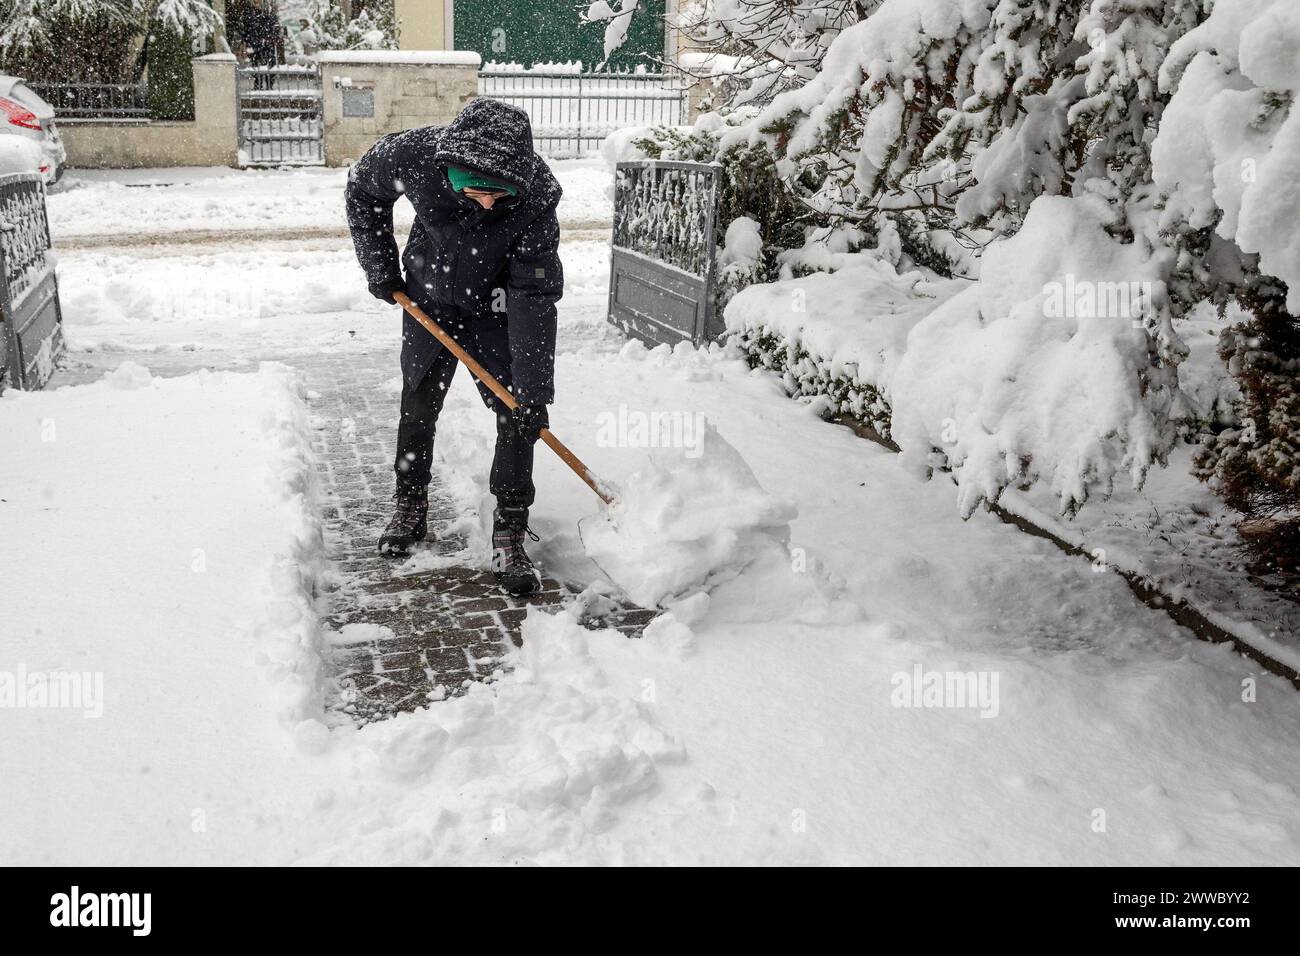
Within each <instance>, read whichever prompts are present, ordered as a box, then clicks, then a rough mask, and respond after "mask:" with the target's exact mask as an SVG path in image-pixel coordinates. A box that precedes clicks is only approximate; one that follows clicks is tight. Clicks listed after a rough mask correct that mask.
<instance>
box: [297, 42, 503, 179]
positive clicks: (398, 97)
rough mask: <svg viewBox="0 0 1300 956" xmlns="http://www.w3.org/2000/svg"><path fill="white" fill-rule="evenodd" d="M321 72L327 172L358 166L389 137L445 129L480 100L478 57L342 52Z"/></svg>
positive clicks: (325, 61)
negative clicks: (423, 129)
mask: <svg viewBox="0 0 1300 956" xmlns="http://www.w3.org/2000/svg"><path fill="white" fill-rule="evenodd" d="M320 68H321V80H322V82H323V84H324V88H325V164H326V165H327V166H344V165H347V164H348V163H352V162H355V161H356V160H357V159H358V158H360V156H361V154H362V153H364V152H365V151H366V150H367V149H369V148H370V146H371V145H372V144H373V143H374V142H375V140H376V139H378V138H379V137H380V136H382V135H383V134H385V133H391V132H395V131H397V130H404V129H411V128H413V127H416V126H431V125H436V124H442V123H447V122H449V121H450V120H451V119H452V118H453V117H454V116H455V115H456V114H457V113H459V112H460V110H461V108H462V107H463V106H464V105H465V104H466V103H468V102H469V101H470V100H472V99H474V97H475V96H477V95H478V69H479V56H478V54H477V53H468V52H454V51H446V50H341V51H332V52H327V53H322V54H321V55H320Z"/></svg>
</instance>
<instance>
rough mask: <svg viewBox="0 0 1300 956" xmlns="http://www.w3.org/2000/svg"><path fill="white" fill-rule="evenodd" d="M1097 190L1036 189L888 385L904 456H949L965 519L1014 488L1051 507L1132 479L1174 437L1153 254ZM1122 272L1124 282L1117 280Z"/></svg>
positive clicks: (1164, 315)
mask: <svg viewBox="0 0 1300 956" xmlns="http://www.w3.org/2000/svg"><path fill="white" fill-rule="evenodd" d="M1110 221H1111V218H1110V216H1109V213H1108V209H1107V206H1106V204H1105V203H1104V202H1102V201H1101V200H1100V199H1098V200H1093V201H1088V200H1075V199H1068V198H1065V197H1054V196H1044V197H1041V198H1039V199H1038V200H1036V201H1035V202H1034V204H1033V205H1032V206H1031V207H1030V210H1029V215H1028V217H1027V218H1026V220H1025V224H1024V227H1023V228H1022V229H1021V230H1020V232H1018V233H1017V234H1016V235H1015V236H1012V237H1011V238H1009V239H1006V240H1003V241H1001V242H998V243H995V244H994V245H992V246H991V247H990V248H989V249H988V251H987V252H986V253H985V255H984V259H983V263H982V271H981V276H980V281H979V282H978V283H977V284H976V285H975V286H974V287H972V288H970V289H967V290H966V291H964V292H962V293H961V294H959V295H957V296H955V297H953V298H952V299H950V300H948V301H947V302H945V303H944V304H943V305H941V306H939V307H938V308H937V309H935V310H934V312H932V313H931V314H930V315H928V316H927V317H926V318H925V319H923V320H922V321H921V322H920V323H918V324H917V326H916V327H915V328H914V329H913V330H912V332H911V333H910V334H909V335H908V339H907V343H906V348H905V350H904V354H903V357H902V360H901V362H900V363H899V367H898V371H897V374H896V375H895V380H894V386H893V402H894V438H895V440H896V441H897V442H898V444H899V445H900V446H901V447H902V450H903V456H904V459H905V460H907V461H910V462H913V463H916V464H918V465H920V466H921V467H922V468H924V467H925V466H927V465H930V464H933V463H935V462H934V460H933V459H932V457H931V455H930V453H931V451H932V449H938V450H940V451H941V452H942V459H941V461H940V462H939V464H944V465H946V466H948V467H951V468H952V470H953V473H954V476H955V478H956V480H957V484H958V487H959V489H960V492H959V504H960V507H961V510H962V513H963V514H970V513H971V512H972V511H973V510H974V508H975V507H976V506H977V505H978V504H979V503H980V502H981V501H983V500H986V499H987V500H990V501H996V500H997V498H998V497H999V495H1000V494H1001V493H1002V490H1003V489H1004V488H1006V487H1007V486H1008V485H1027V484H1030V483H1034V482H1038V481H1044V482H1047V483H1048V484H1049V485H1050V487H1051V489H1052V491H1053V493H1054V494H1055V495H1056V496H1057V497H1058V499H1059V502H1060V507H1061V511H1062V512H1063V513H1071V512H1073V511H1075V510H1077V509H1078V507H1079V506H1080V505H1082V504H1083V503H1084V502H1085V501H1086V500H1087V499H1088V497H1089V495H1091V494H1093V493H1098V492H1099V493H1101V494H1102V495H1108V494H1110V492H1111V490H1112V486H1113V482H1114V478H1115V476H1116V475H1117V474H1119V473H1123V472H1127V473H1128V475H1129V477H1130V478H1131V479H1132V482H1133V484H1134V486H1135V487H1140V486H1141V484H1142V481H1143V480H1144V479H1145V477H1146V473H1147V470H1148V468H1149V467H1150V465H1151V464H1152V463H1153V462H1161V463H1163V462H1164V460H1165V457H1166V455H1167V453H1168V450H1169V448H1170V447H1171V446H1172V445H1173V443H1174V441H1175V440H1176V438H1177V429H1176V427H1175V425H1174V423H1173V422H1172V421H1171V416H1170V410H1171V407H1172V403H1173V397H1174V393H1175V392H1174V390H1175V388H1176V378H1175V375H1174V372H1173V368H1172V367H1170V366H1169V365H1168V364H1167V363H1166V362H1164V361H1163V358H1164V356H1162V355H1161V354H1159V353H1157V351H1156V350H1157V343H1165V345H1166V347H1167V348H1169V349H1170V350H1173V349H1178V350H1179V352H1180V354H1181V351H1182V349H1183V347H1182V345H1181V342H1179V340H1178V339H1177V336H1176V335H1175V334H1174V332H1173V328H1172V323H1171V319H1170V315H1169V311H1168V308H1167V302H1166V293H1165V287H1164V282H1163V278H1162V277H1163V275H1164V271H1165V268H1166V266H1165V261H1164V260H1165V259H1166V258H1167V257H1166V256H1165V255H1163V254H1154V255H1153V250H1151V249H1149V248H1146V247H1144V246H1143V245H1142V244H1141V243H1130V244H1120V243H1117V242H1115V241H1114V240H1113V239H1111V238H1110V236H1109V235H1108V234H1107V232H1106V231H1105V226H1106V225H1107V224H1108V223H1109V222H1110ZM1118 277H1123V280H1122V281H1117V279H1118Z"/></svg>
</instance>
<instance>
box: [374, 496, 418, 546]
mask: <svg viewBox="0 0 1300 956" xmlns="http://www.w3.org/2000/svg"><path fill="white" fill-rule="evenodd" d="M428 515H429V489H427V488H425V487H424V486H423V485H405V486H403V485H399V486H398V488H397V492H396V494H394V495H393V517H392V520H391V521H389V522H388V527H387V528H385V529H384V533H383V534H381V535H380V536H379V553H380V554H391V555H402V554H407V553H408V552H409V551H410V550H411V548H413V547H414V546H415V542H417V541H423V540H424V536H425V535H426V534H427V533H428V531H429V523H428Z"/></svg>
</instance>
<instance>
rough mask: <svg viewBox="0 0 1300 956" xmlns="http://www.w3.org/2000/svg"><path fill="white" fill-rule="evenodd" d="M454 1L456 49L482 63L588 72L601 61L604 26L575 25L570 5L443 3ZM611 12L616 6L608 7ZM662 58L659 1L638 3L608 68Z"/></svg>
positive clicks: (538, 0)
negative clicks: (572, 65)
mask: <svg viewBox="0 0 1300 956" xmlns="http://www.w3.org/2000/svg"><path fill="white" fill-rule="evenodd" d="M448 2H454V3H455V8H454V11H453V12H454V24H455V35H456V40H455V43H454V44H453V45H454V46H455V48H456V49H457V50H474V51H476V52H477V53H479V54H480V55H481V56H482V57H483V62H484V63H488V62H491V61H496V62H498V63H522V64H523V65H524V66H532V65H533V64H535V63H566V62H572V61H574V60H580V61H581V62H582V66H583V68H584V69H586V70H592V69H594V68H595V67H596V65H597V64H599V63H600V62H601V61H602V60H603V59H604V56H605V26H606V24H604V23H580V22H579V21H578V15H579V4H577V3H575V2H574V0H448ZM610 6H611V7H616V6H617V4H615V3H611V4H610ZM646 54H649V55H650V56H652V57H655V58H656V59H659V58H662V57H663V55H664V0H641V3H640V4H639V5H638V7H637V10H636V12H635V13H634V14H632V24H631V27H630V28H629V29H628V36H627V42H626V43H624V44H623V46H622V48H621V49H619V50H618V52H616V53H615V54H614V55H613V56H612V57H610V61H609V65H608V68H610V69H626V68H628V67H632V66H637V65H638V64H645V66H646V68H647V69H650V70H654V71H657V70H658V67H656V66H655V65H654V64H653V63H652V61H650V60H647V59H646Z"/></svg>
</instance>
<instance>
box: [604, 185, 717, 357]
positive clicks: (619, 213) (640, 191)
mask: <svg viewBox="0 0 1300 956" xmlns="http://www.w3.org/2000/svg"><path fill="white" fill-rule="evenodd" d="M720 171H721V167H719V166H715V165H709V164H705V163H678V162H662V161H656V160H645V161H640V162H624V163H619V164H618V166H617V167H616V169H615V173H614V236H613V254H612V256H611V262H610V277H609V321H610V322H612V323H613V324H614V325H617V326H618V327H619V328H621V329H622V330H623V331H624V332H626V333H628V334H629V335H633V336H635V337H637V338H639V339H641V340H643V341H645V342H648V343H651V344H659V343H662V342H667V343H669V344H674V343H677V342H681V341H689V342H692V343H693V344H695V345H702V344H704V343H705V342H708V341H710V340H712V339H714V338H716V337H717V336H718V335H719V334H720V333H721V332H722V329H721V328H720V327H719V326H718V325H717V322H716V319H715V316H714V310H713V281H714V272H715V261H714V260H715V248H716V243H717V240H716V225H715V224H716V222H717V210H718V190H719V186H720V179H721V177H720Z"/></svg>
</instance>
